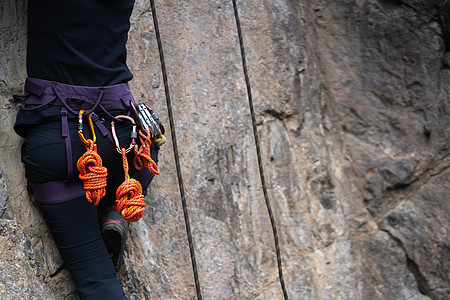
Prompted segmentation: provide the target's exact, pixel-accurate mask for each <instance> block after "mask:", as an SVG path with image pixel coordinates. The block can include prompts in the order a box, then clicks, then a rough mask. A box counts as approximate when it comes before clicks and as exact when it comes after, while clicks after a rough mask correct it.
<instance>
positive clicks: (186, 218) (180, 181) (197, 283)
mask: <svg viewBox="0 0 450 300" xmlns="http://www.w3.org/2000/svg"><path fill="white" fill-rule="evenodd" d="M150 5H151V9H152V17H153V24H154V26H155V33H156V40H157V42H158V50H159V58H160V61H161V71H162V75H163V80H164V91H165V94H166V103H167V112H168V115H169V124H170V133H171V135H172V146H173V153H174V156H175V166H176V169H177V177H178V186H179V188H180V196H181V204H182V206H183V213H184V221H185V224H186V232H187V237H188V242H189V251H190V253H191V262H192V270H193V273H194V280H195V290H196V292H197V299H198V300H201V299H202V293H201V288H200V281H199V279H198V272H197V261H196V259H195V251H194V242H193V240H192V234H191V226H190V222H189V214H188V210H187V204H186V196H185V193H184V186H183V178H182V176H181V167H180V158H179V155H178V146H177V138H176V134H175V125H174V123H173V114H172V104H171V102H170V93H169V83H168V79H167V73H166V63H165V60H164V52H163V48H162V43H161V36H160V34H159V27H158V20H157V17H156V9H155V1H154V0H150Z"/></svg>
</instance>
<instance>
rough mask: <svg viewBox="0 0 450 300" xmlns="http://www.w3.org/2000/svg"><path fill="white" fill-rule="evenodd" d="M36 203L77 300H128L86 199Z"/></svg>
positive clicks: (95, 210)
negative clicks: (71, 279)
mask: <svg viewBox="0 0 450 300" xmlns="http://www.w3.org/2000/svg"><path fill="white" fill-rule="evenodd" d="M38 204H39V208H40V209H41V211H42V214H43V216H44V218H45V221H46V222H47V225H48V228H49V229H50V231H51V233H52V235H53V239H54V240H55V243H56V246H57V247H58V249H59V252H60V254H61V257H62V258H63V260H64V264H65V265H66V267H67V268H68V269H69V272H70V275H71V276H72V278H73V280H74V282H75V284H76V288H77V292H78V295H79V296H80V298H81V299H82V300H110V299H127V298H126V297H125V294H124V292H123V289H122V286H121V285H120V282H119V280H118V278H117V275H116V271H115V269H114V266H113V263H112V261H111V259H110V257H109V254H108V252H107V250H106V247H105V244H104V242H103V239H102V235H101V232H100V226H99V223H98V219H97V207H96V206H95V205H93V204H92V203H89V202H88V201H87V200H86V197H80V198H77V199H73V200H70V201H66V202H63V203H58V204H50V205H49V204H42V203H38Z"/></svg>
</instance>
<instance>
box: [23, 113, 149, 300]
mask: <svg viewBox="0 0 450 300" xmlns="http://www.w3.org/2000/svg"><path fill="white" fill-rule="evenodd" d="M110 121H111V119H108V117H105V122H104V124H105V126H108V123H110ZM116 125H117V127H116V131H117V135H118V138H119V140H120V142H121V144H122V145H123V147H127V146H128V145H129V144H130V141H131V139H130V132H131V126H130V125H129V123H128V122H124V123H122V124H116ZM69 128H70V133H71V141H72V149H73V164H74V176H73V182H75V183H79V184H82V183H81V181H80V179H78V174H79V173H78V170H77V168H76V162H77V160H78V158H79V157H80V156H81V155H82V154H83V153H84V152H85V151H86V148H85V145H84V144H83V143H82V142H81V141H80V139H79V138H78V135H77V129H76V122H75V121H72V122H69ZM108 129H109V126H108ZM88 132H89V131H88ZM96 134H97V145H98V153H99V154H100V156H101V157H102V160H103V165H104V166H105V167H106V168H107V169H108V179H107V182H108V185H107V193H106V196H105V197H104V200H102V201H103V203H105V202H109V203H112V202H114V201H115V190H116V189H117V187H118V186H119V185H120V184H121V183H122V182H123V180H124V176H125V175H124V171H123V166H122V157H121V155H120V154H119V153H118V152H117V151H116V149H115V147H114V145H113V144H112V143H111V141H110V140H109V139H108V138H106V137H103V136H102V135H101V134H100V132H99V131H98V130H97V129H96ZM86 137H87V138H89V137H90V134H89V133H86ZM152 147H153V146H152ZM153 153H154V155H153V159H154V160H155V162H156V160H157V157H156V155H157V151H153ZM133 157H134V154H133V153H132V152H131V153H129V165H130V175H131V177H133V174H134V173H135V174H136V175H137V176H134V177H136V179H138V180H139V181H140V182H141V184H142V188H143V193H144V194H146V193H147V187H148V185H149V184H150V182H151V180H152V176H151V174H150V172H148V170H147V172H142V171H137V170H136V169H135V168H134V167H133V163H132V159H133ZM22 160H23V162H24V164H25V169H26V177H27V180H28V181H29V182H31V183H37V184H42V183H46V182H54V181H63V180H65V179H66V177H67V164H66V151H65V145H64V140H63V138H62V137H61V122H57V121H55V122H48V123H46V124H43V125H40V126H37V127H35V128H33V129H31V130H30V131H29V132H28V134H27V137H26V141H25V144H24V145H23V147H22ZM38 204H39V207H40V209H41V211H42V214H43V216H44V219H45V221H46V222H47V225H48V227H49V229H50V231H51V233H52V235H53V238H54V241H55V243H56V246H57V247H58V249H59V251H60V254H61V256H62V258H63V260H64V263H65V265H66V266H67V268H68V269H69V271H70V274H71V276H72V278H73V280H74V281H75V284H76V287H77V291H78V294H79V295H80V297H81V299H95V300H99V299H105V300H106V299H108V300H111V299H126V297H125V295H124V292H123V289H122V287H121V284H120V282H119V280H118V278H117V275H116V272H115V269H114V266H113V264H112V261H111V259H110V257H109V255H108V253H107V250H106V247H105V244H104V242H103V239H102V236H101V232H100V225H99V221H98V211H97V207H96V206H95V205H94V204H92V203H89V202H88V201H87V199H86V197H85V196H81V197H80V196H78V197H76V198H74V199H70V200H68V201H64V202H60V203H54V204H48V203H39V202H38Z"/></svg>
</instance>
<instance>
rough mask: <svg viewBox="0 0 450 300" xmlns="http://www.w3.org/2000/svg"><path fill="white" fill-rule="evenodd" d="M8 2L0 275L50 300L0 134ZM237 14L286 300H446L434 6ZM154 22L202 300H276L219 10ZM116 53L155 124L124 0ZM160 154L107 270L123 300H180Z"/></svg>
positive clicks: (183, 251)
mask: <svg viewBox="0 0 450 300" xmlns="http://www.w3.org/2000/svg"><path fill="white" fill-rule="evenodd" d="M24 2H25V1H24V0H21V1H12V0H7V1H3V2H2V3H1V4H0V8H1V12H0V16H2V17H1V18H0V28H1V32H0V49H1V53H2V54H3V55H2V56H1V57H0V103H1V106H0V135H1V136H2V139H1V140H0V148H1V149H2V152H1V155H0V161H1V165H0V168H1V169H2V171H3V173H2V174H3V176H2V178H4V179H0V180H4V181H5V183H6V186H7V187H8V194H9V200H8V201H7V207H6V211H5V212H4V213H2V215H3V218H4V219H8V221H2V223H1V224H8V226H14V228H16V229H14V230H12V229H10V230H6V231H2V232H5V234H4V235H2V236H4V238H6V239H8V240H9V241H13V242H12V244H11V243H9V244H8V243H0V253H6V252H4V251H5V250H4V249H6V248H5V247H8V246H7V245H13V244H17V247H16V248H15V250H14V251H16V252H17V253H19V254H20V255H22V256H21V257H22V258H21V264H23V265H24V266H25V267H24V268H23V272H25V273H26V274H25V273H21V272H22V271H20V270H19V269H15V267H14V265H13V262H11V261H7V262H5V263H4V265H2V266H1V267H0V268H3V269H4V270H8V272H13V273H14V272H17V274H18V276H22V277H20V278H24V280H26V282H27V283H26V284H28V286H32V285H33V284H36V285H38V286H40V288H39V289H42V290H45V291H48V289H49V290H51V293H52V294H53V296H54V298H55V299H58V298H61V297H63V298H68V297H73V293H72V291H73V286H72V283H71V282H70V278H69V276H68V274H67V272H66V271H65V269H64V268H62V267H61V265H62V262H61V259H60V258H59V256H58V254H57V250H56V248H55V246H54V245H53V243H52V241H51V238H50V237H49V233H48V230H47V229H46V227H45V224H44V222H43V220H42V217H41V216H40V214H39V212H38V210H37V208H36V207H35V206H34V205H33V201H32V200H31V201H30V198H29V196H28V194H27V192H26V189H25V182H24V172H23V168H22V167H21V164H20V151H19V150H20V144H21V140H20V139H19V138H18V137H17V136H16V135H15V134H14V133H13V132H12V130H11V127H12V124H13V122H14V115H15V113H16V111H17V107H16V105H14V104H10V103H9V101H8V100H9V98H10V95H11V94H12V93H14V92H20V91H21V86H22V84H23V81H24V79H25V76H26V72H25V69H24V58H25V54H24V53H25V44H26V39H25V35H26V32H25V4H24ZM238 7H239V13H240V16H241V24H242V29H243V33H244V42H245V47H246V51H247V64H248V67H249V76H250V80H251V83H252V92H253V98H254V105H255V111H256V113H257V115H256V120H257V124H258V131H259V135H260V139H261V146H262V154H263V167H264V169H265V172H266V181H267V185H268V190H269V197H270V198H271V200H272V208H273V211H274V215H275V219H276V221H277V225H278V231H279V238H280V244H281V251H282V255H283V256H282V258H283V264H284V272H285V274H284V275H285V280H286V284H287V288H288V292H289V295H290V298H291V299H439V300H440V299H446V297H447V295H448V294H450V289H449V287H450V282H449V280H450V279H449V277H450V266H449V261H450V245H449V239H448V236H449V234H448V228H449V227H450V226H449V225H450V224H449V223H450V219H449V215H450V211H449V210H450V205H449V204H450V199H449V197H448V195H449V192H450V190H449V189H450V185H449V178H450V176H449V152H450V150H449V146H450V142H449V141H450V131H449V128H450V101H449V96H450V84H449V82H450V65H449V49H450V18H449V11H450V3H449V2H448V1H443V0H436V1H418V0H403V1H398V0H371V1H357V0H341V1H331V0H314V1H313V0H304V1H282V0H280V1H267V0H262V1H259V2H255V1H238ZM157 10H158V17H159V23H160V27H161V36H162V42H163V46H164V50H165V55H166V64H167V68H168V75H169V85H170V88H171V98H172V102H173V111H174V117H175V127H176V128H175V129H176V130H177V137H178V145H179V152H180V156H181V166H182V171H183V179H184V182H185V185H186V193H187V199H188V209H189V212H190V215H191V227H192V230H193V232H192V233H193V237H194V240H195V249H196V254H197V260H198V265H199V266H198V268H199V276H200V282H201V285H202V291H203V296H204V298H206V299H281V298H282V294H281V290H280V285H279V282H278V278H277V275H278V273H277V264H276V258H275V254H274V245H273V237H272V231H271V226H270V222H269V218H268V216H267V211H266V208H265V205H264V199H263V196H262V191H261V187H260V179H259V177H258V176H259V175H258V168H257V160H256V153H255V149H254V140H253V136H252V129H251V122H250V115H249V109H248V107H247V95H246V87H245V82H244V78H243V74H242V66H241V60H240V52H239V45H238V37H237V33H236V26H235V20H234V19H233V8H232V3H231V1H207V2H205V1H197V2H192V1H164V2H160V1H159V2H158V1H157ZM128 50H129V65H130V68H131V69H132V71H133V73H134V75H135V78H134V80H133V81H132V83H131V85H132V89H133V92H134V94H135V97H136V98H137V100H138V101H145V102H147V103H149V104H150V105H151V106H152V107H153V108H154V109H155V110H156V111H157V112H159V114H160V116H161V117H162V119H163V121H165V123H166V124H167V123H168V122H167V114H166V108H165V101H164V87H163V83H162V78H161V72H160V68H159V58H158V51H157V45H156V41H155V38H154V28H153V25H152V19H151V11H150V8H149V4H148V3H147V1H141V0H137V1H136V6H135V10H134V13H133V16H132V29H131V32H130V39H129V44H128ZM168 137H169V138H170V136H168ZM171 149H172V148H171V145H170V141H169V142H168V144H167V145H164V146H163V149H162V153H161V156H160V169H161V171H162V172H161V175H159V176H158V177H157V178H156V179H155V180H154V182H153V183H152V185H151V187H150V191H149V195H148V197H147V203H148V206H147V210H146V213H145V215H144V217H143V219H142V220H141V221H139V222H138V223H136V224H132V226H131V229H130V230H131V232H130V240H129V243H128V246H127V251H126V257H125V267H124V269H122V270H121V272H120V274H119V275H120V278H121V280H122V282H123V284H124V287H125V289H126V293H127V295H128V296H129V298H130V299H188V298H193V297H194V296H195V290H194V285H193V276H192V271H191V266H190V256H189V249H188V245H187V241H186V236H185V227H184V224H183V212H182V209H181V203H180V200H179V192H178V188H177V179H176V175H175V168H174V164H173V154H172V150H171ZM1 186H4V183H1V185H0V188H1ZM4 195H6V194H5V193H0V196H1V197H2V198H0V204H1V203H5V204H6V197H5V196H4ZM3 206H4V205H3ZM0 207H2V205H0ZM5 222H6V223H5ZM12 224H13V225H12ZM2 226H6V225H2ZM2 228H3V227H2ZM17 236H18V237H17ZM25 237H26V238H25ZM26 239H28V240H30V241H31V243H30V244H29V247H28V246H26V247H25V246H21V245H25V244H26V243H25V242H23V241H24V240H26ZM27 245H28V244H27ZM11 247H12V246H11ZM11 247H10V248H8V249H12V248H11ZM16 252H15V253H16ZM27 253H28V254H27ZM29 253H33V255H31V256H30V255H29ZM0 271H1V270H0ZM2 274H4V272H2ZM33 274H35V276H33ZM0 282H2V281H1V280H0ZM25 290H27V289H26V288H25V289H22V288H19V287H18V285H17V286H14V285H8V286H6V285H4V286H0V295H18V297H20V296H22V298H26V297H27V295H29V296H28V297H29V298H30V299H31V298H33V295H34V294H26V292H25ZM28 291H29V290H28ZM22 292H23V294H21V293H22ZM50 299H52V298H50Z"/></svg>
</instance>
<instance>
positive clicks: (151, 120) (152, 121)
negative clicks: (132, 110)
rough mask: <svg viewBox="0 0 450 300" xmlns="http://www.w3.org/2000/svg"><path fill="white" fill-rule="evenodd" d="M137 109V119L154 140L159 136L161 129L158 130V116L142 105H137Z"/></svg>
mask: <svg viewBox="0 0 450 300" xmlns="http://www.w3.org/2000/svg"><path fill="white" fill-rule="evenodd" d="M137 108H138V115H139V119H141V121H142V125H143V126H144V128H145V129H147V130H148V131H149V132H150V135H151V137H152V138H154V137H156V136H158V135H160V134H161V129H160V128H159V122H158V121H159V117H158V115H157V114H156V113H155V112H154V111H152V110H151V109H150V108H149V107H147V105H145V104H143V103H141V104H138V107H137Z"/></svg>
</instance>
